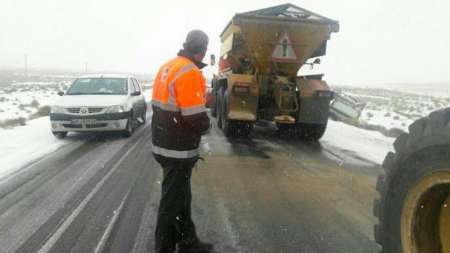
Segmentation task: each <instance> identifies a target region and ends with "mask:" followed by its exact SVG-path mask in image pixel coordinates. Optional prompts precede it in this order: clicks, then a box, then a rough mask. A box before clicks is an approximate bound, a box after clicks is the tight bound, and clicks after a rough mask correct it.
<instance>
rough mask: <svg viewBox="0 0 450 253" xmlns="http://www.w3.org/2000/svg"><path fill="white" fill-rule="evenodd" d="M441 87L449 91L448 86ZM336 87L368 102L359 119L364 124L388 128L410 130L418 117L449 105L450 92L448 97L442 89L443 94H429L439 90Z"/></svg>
mask: <svg viewBox="0 0 450 253" xmlns="http://www.w3.org/2000/svg"><path fill="white" fill-rule="evenodd" d="M435 88H436V89H437V88H439V87H435ZM441 88H442V89H444V90H445V89H449V90H450V88H449V87H441ZM336 90H337V91H338V92H342V93H345V94H347V95H349V96H351V97H353V98H356V99H358V100H359V101H361V102H364V103H366V106H365V108H364V110H363V111H362V113H361V116H360V118H359V121H360V123H361V124H365V125H372V126H381V127H383V128H385V129H386V130H390V129H394V128H396V129H401V130H403V131H404V132H407V131H408V126H409V125H410V124H411V123H412V122H414V121H415V120H417V119H419V118H421V117H424V116H427V115H428V114H429V113H431V112H432V111H435V110H438V109H442V108H446V107H450V95H449V96H448V97H446V96H445V94H447V93H445V92H441V93H440V94H441V96H429V95H428V94H432V93H438V92H432V91H430V92H424V93H423V94H419V93H420V92H419V91H420V90H419V91H418V90H414V89H409V90H408V89H405V91H399V90H392V89H380V88H358V87H349V86H344V87H336ZM412 91H415V92H412Z"/></svg>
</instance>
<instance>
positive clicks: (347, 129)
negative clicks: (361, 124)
mask: <svg viewBox="0 0 450 253" xmlns="http://www.w3.org/2000/svg"><path fill="white" fill-rule="evenodd" d="M394 140H395V139H394V138H390V137H386V136H384V135H383V134H381V133H379V132H377V131H370V130H365V129H361V128H358V127H354V126H350V125H347V124H345V123H342V122H338V121H333V120H329V121H328V127H327V131H326V132H325V135H324V136H323V137H322V139H321V140H320V142H321V143H322V145H329V146H331V147H335V148H339V149H343V150H346V151H350V152H353V153H355V154H356V155H358V156H359V157H362V158H365V159H367V160H370V161H372V162H375V163H378V164H381V163H382V162H383V160H384V157H385V156H386V154H387V153H388V152H389V151H392V150H393V147H392V144H393V143H394Z"/></svg>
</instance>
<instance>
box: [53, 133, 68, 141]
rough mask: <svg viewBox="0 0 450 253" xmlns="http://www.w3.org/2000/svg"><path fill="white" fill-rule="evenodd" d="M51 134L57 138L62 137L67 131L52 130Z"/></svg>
mask: <svg viewBox="0 0 450 253" xmlns="http://www.w3.org/2000/svg"><path fill="white" fill-rule="evenodd" d="M52 134H53V135H54V136H55V137H56V138H58V139H64V138H65V137H66V136H67V132H52Z"/></svg>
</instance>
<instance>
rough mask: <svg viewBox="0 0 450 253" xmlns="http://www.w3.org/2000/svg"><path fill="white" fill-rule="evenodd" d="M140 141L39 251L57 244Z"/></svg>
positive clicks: (43, 251)
mask: <svg viewBox="0 0 450 253" xmlns="http://www.w3.org/2000/svg"><path fill="white" fill-rule="evenodd" d="M139 143H140V142H136V143H135V144H134V145H133V146H132V147H131V148H130V149H128V151H127V152H126V153H125V154H124V155H123V156H122V157H121V158H120V160H119V161H118V162H117V163H116V164H115V165H114V167H113V168H112V169H111V170H110V171H109V172H108V173H107V174H106V175H105V177H103V179H102V180H100V182H98V183H97V185H96V186H95V187H94V189H93V190H92V191H91V192H90V193H89V194H88V196H87V197H86V198H85V199H84V200H83V201H82V202H81V203H80V204H79V205H78V206H77V208H76V209H75V210H74V211H73V212H72V213H71V214H70V216H69V217H68V218H67V219H66V220H65V221H64V223H63V224H62V225H61V226H60V227H59V228H58V229H57V230H56V232H55V233H53V235H52V236H51V237H50V238H49V239H48V240H47V241H46V242H45V244H44V245H43V246H42V247H41V248H40V249H39V251H38V252H37V253H47V252H49V251H50V249H51V248H52V247H53V246H54V245H55V243H56V242H57V241H58V240H59V238H60V237H61V236H62V234H63V233H64V231H66V229H67V228H68V227H69V226H70V224H72V222H73V221H74V220H75V218H76V217H77V216H78V215H79V214H80V213H81V211H82V210H83V209H84V207H85V206H86V205H87V203H88V202H89V201H90V200H91V199H92V197H94V195H95V194H96V193H97V192H98V190H99V189H100V188H101V187H102V186H103V184H104V183H105V182H106V180H107V179H108V178H109V177H110V176H111V175H112V174H113V172H114V171H116V169H117V168H118V167H119V165H120V164H121V163H122V162H123V160H125V158H126V157H127V156H128V155H129V154H130V153H131V152H132V151H133V150H134V148H136V146H137V145H138V144H139Z"/></svg>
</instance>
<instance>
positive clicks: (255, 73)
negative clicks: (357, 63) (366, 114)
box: [213, 4, 339, 125]
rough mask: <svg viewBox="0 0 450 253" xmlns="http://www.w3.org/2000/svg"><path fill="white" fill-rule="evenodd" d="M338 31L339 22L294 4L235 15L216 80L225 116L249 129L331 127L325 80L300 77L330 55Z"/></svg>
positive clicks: (224, 40) (226, 33)
mask: <svg viewBox="0 0 450 253" xmlns="http://www.w3.org/2000/svg"><path fill="white" fill-rule="evenodd" d="M338 30H339V24H338V22H336V21H334V20H331V19H328V18H325V17H323V16H320V15H318V14H315V13H312V12H310V11H307V10H305V9H302V8H300V7H297V6H295V5H291V4H285V5H280V6H275V7H271V8H266V9H262V10H257V11H253V12H247V13H242V14H237V15H235V16H234V17H233V19H232V20H231V21H230V23H229V24H228V25H227V27H226V28H225V30H224V31H223V33H222V35H221V40H222V47H221V55H220V61H219V75H218V76H217V77H216V78H215V80H213V96H214V97H215V98H216V99H215V101H216V104H215V109H216V110H217V112H218V113H221V115H219V116H220V117H225V118H226V119H227V120H229V121H233V122H236V121H241V122H247V123H248V124H252V123H254V122H255V121H257V120H269V121H274V122H277V123H281V124H296V123H309V124H325V125H326V122H327V119H328V111H329V102H330V100H331V98H332V92H331V91H330V89H329V87H328V86H327V84H326V83H325V82H324V81H322V75H314V76H305V77H297V72H298V71H299V69H300V68H301V67H302V66H303V65H304V64H305V63H306V61H307V60H308V59H311V58H314V57H319V56H323V55H324V54H325V52H326V45H327V40H328V39H329V38H330V34H331V33H333V32H337V31H338ZM225 91H226V93H227V96H226V100H224V99H223V98H224V92H225ZM223 103H227V105H226V106H225V107H224V105H223ZM224 108H225V109H224Z"/></svg>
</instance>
